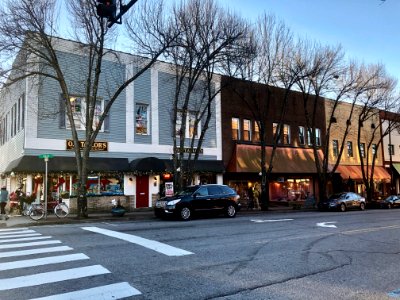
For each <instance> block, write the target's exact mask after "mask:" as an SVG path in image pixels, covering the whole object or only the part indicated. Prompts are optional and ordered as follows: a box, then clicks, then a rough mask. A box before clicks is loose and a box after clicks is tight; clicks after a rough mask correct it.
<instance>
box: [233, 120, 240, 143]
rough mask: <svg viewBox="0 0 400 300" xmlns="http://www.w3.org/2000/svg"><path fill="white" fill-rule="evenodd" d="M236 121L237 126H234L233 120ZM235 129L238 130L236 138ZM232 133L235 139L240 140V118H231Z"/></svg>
mask: <svg viewBox="0 0 400 300" xmlns="http://www.w3.org/2000/svg"><path fill="white" fill-rule="evenodd" d="M234 121H235V122H236V124H237V128H234V127H233V122H234ZM234 130H235V131H236V139H235V137H234ZM231 135H232V140H233V141H240V119H239V118H236V117H232V118H231Z"/></svg>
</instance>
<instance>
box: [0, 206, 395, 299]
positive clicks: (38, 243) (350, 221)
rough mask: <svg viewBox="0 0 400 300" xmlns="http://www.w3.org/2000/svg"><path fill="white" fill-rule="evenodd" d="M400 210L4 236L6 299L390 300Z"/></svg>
mask: <svg viewBox="0 0 400 300" xmlns="http://www.w3.org/2000/svg"><path fill="white" fill-rule="evenodd" d="M399 253H400V210H396V209H394V210H384V209H382V210H367V211H349V212H345V213H339V212H312V211H310V212H280V213H268V212H263V213H261V212H260V213H258V212H254V213H249V214H245V213H239V214H238V215H237V217H236V218H234V219H227V218H224V217H216V218H209V217H202V218H197V219H195V220H192V221H189V222H182V221H176V220H148V221H133V222H127V221H123V222H119V221H115V222H96V223H85V224H69V225H51V226H33V227H29V228H8V229H1V230H0V299H2V300H7V299H10V300H11V299H12V300H15V299H18V300H24V299H138V300H139V299H393V298H395V297H400V279H399V276H398V270H399V268H400V260H399Z"/></svg>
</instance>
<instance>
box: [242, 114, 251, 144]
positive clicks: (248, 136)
mask: <svg viewBox="0 0 400 300" xmlns="http://www.w3.org/2000/svg"><path fill="white" fill-rule="evenodd" d="M246 127H247V129H246ZM242 130H243V135H242V137H243V138H242V139H243V141H246V142H250V141H251V120H249V119H243V129H242Z"/></svg>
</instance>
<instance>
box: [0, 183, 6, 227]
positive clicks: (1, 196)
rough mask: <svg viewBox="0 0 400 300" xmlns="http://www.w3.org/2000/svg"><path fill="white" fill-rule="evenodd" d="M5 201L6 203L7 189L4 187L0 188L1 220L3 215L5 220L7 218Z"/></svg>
mask: <svg viewBox="0 0 400 300" xmlns="http://www.w3.org/2000/svg"><path fill="white" fill-rule="evenodd" d="M7 201H8V191H7V188H6V187H5V186H3V187H2V188H1V192H0V209H1V219H3V215H4V218H5V219H6V220H7V219H8V216H7V215H6V209H5V207H6V205H7Z"/></svg>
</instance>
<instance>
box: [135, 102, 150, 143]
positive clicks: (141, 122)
mask: <svg viewBox="0 0 400 300" xmlns="http://www.w3.org/2000/svg"><path fill="white" fill-rule="evenodd" d="M148 110H149V106H148V105H147V104H137V105H136V116H135V118H136V122H135V133H136V134H140V135H147V134H149V131H148V123H149V111H148Z"/></svg>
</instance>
